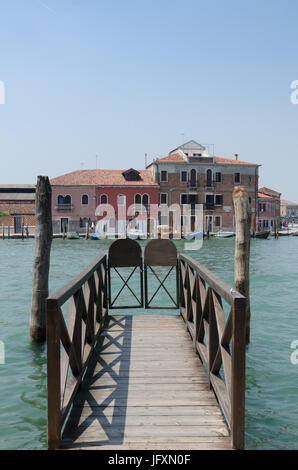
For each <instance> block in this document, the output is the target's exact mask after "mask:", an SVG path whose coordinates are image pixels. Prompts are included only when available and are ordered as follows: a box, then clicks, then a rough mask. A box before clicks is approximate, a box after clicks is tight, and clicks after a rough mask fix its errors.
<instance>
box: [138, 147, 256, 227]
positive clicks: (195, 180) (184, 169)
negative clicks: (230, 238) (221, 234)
mask: <svg viewBox="0 0 298 470" xmlns="http://www.w3.org/2000/svg"><path fill="white" fill-rule="evenodd" d="M259 166H260V165H257V164H255V163H249V162H243V161H239V160H238V156H235V159H234V160H233V159H227V158H222V157H216V156H213V155H211V154H209V153H208V152H207V151H206V148H205V147H204V146H203V145H200V144H199V143H197V142H195V141H193V140H191V141H189V142H187V143H185V144H183V145H181V146H180V147H177V148H176V149H174V150H172V151H171V152H170V153H169V154H168V155H167V156H166V157H162V158H157V159H155V160H153V162H152V163H151V164H150V165H149V166H148V167H147V168H148V169H149V170H150V171H151V172H152V175H153V178H154V181H155V182H156V183H157V184H159V192H160V195H159V197H160V204H165V205H166V204H167V205H172V204H179V205H180V207H181V208H182V205H183V204H190V205H191V207H192V208H194V206H195V204H203V208H204V230H205V231H206V232H207V231H210V232H216V231H218V230H221V229H230V230H231V229H234V226H235V219H234V209H233V198H232V194H233V189H234V187H235V186H236V185H240V184H241V185H243V186H244V187H245V189H246V191H247V193H248V196H249V202H250V206H251V212H252V229H255V227H256V212H257V194H258V168H259ZM194 217H195V216H194ZM160 222H161V221H160ZM181 224H182V225H183V219H182V220H181ZM196 225H197V221H196V220H195V219H193V220H192V227H191V229H193V228H194V227H195V226H196Z"/></svg>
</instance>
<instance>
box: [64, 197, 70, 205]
mask: <svg viewBox="0 0 298 470" xmlns="http://www.w3.org/2000/svg"><path fill="white" fill-rule="evenodd" d="M64 204H71V196H65V198H64Z"/></svg>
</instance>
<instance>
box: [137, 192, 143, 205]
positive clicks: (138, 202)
mask: <svg viewBox="0 0 298 470" xmlns="http://www.w3.org/2000/svg"><path fill="white" fill-rule="evenodd" d="M135 204H142V201H141V195H140V194H136V195H135Z"/></svg>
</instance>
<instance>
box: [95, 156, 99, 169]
mask: <svg viewBox="0 0 298 470" xmlns="http://www.w3.org/2000/svg"><path fill="white" fill-rule="evenodd" d="M95 162H96V163H95V168H96V169H97V162H98V155H95Z"/></svg>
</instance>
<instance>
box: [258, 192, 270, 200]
mask: <svg viewBox="0 0 298 470" xmlns="http://www.w3.org/2000/svg"><path fill="white" fill-rule="evenodd" d="M258 197H259V198H269V199H272V197H273V196H269V195H268V194H264V193H260V192H259V193H258Z"/></svg>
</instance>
